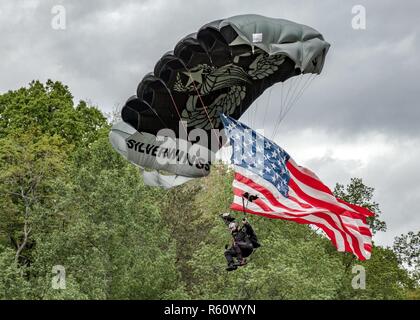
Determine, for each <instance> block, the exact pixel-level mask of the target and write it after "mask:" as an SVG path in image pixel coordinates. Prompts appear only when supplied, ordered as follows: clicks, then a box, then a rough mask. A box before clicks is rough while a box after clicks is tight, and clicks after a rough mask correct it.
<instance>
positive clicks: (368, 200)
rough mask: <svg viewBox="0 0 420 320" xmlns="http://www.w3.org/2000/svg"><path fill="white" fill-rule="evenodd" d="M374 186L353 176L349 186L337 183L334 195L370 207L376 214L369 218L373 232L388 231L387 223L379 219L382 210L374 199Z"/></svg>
mask: <svg viewBox="0 0 420 320" xmlns="http://www.w3.org/2000/svg"><path fill="white" fill-rule="evenodd" d="M374 190H375V189H374V188H372V187H368V186H366V185H365V184H364V183H363V180H362V179H360V178H351V180H350V183H349V184H348V185H347V186H344V185H342V184H339V183H337V184H336V186H335V188H334V195H335V196H336V197H337V198H340V199H342V200H344V201H346V202H348V203H352V204H355V205H358V206H361V207H364V208H367V209H369V210H370V211H371V212H373V213H374V214H375V215H374V217H370V218H368V222H369V225H370V228H371V230H372V233H373V234H375V233H376V232H378V231H386V223H385V222H384V221H381V220H380V219H379V216H380V214H381V210H380V209H379V204H378V203H377V202H375V201H374V200H373V192H374Z"/></svg>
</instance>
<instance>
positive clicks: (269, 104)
mask: <svg viewBox="0 0 420 320" xmlns="http://www.w3.org/2000/svg"><path fill="white" fill-rule="evenodd" d="M272 89H273V87H270V88H269V89H268V90H269V91H268V97H267V105H266V107H265V110H264V118H263V123H262V128H264V125H265V119H266V118H267V113H268V109H269V108H270V107H271V91H272ZM264 135H265V133H264Z"/></svg>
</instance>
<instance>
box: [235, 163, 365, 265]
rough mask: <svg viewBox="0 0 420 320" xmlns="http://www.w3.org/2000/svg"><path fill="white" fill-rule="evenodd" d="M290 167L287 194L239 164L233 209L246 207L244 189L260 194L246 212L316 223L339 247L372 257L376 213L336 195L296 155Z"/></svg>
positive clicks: (341, 249) (304, 222) (361, 256)
mask: <svg viewBox="0 0 420 320" xmlns="http://www.w3.org/2000/svg"><path fill="white" fill-rule="evenodd" d="M286 167H287V169H288V170H289V174H290V181H289V197H287V198H286V197H284V196H283V195H282V194H281V193H280V192H279V191H278V190H277V189H276V188H275V187H274V186H273V185H272V184H271V183H270V182H269V181H267V180H265V179H263V178H262V177H260V176H258V175H257V174H254V173H252V172H251V171H248V170H246V169H244V168H242V167H238V166H237V167H236V168H235V171H236V172H235V179H234V181H233V192H234V200H233V203H232V205H231V209H233V210H237V211H243V202H242V200H243V198H242V195H243V193H244V192H248V193H249V194H252V195H257V196H258V199H257V200H255V201H253V202H248V205H247V207H246V208H245V211H246V212H248V213H251V214H257V215H261V216H265V217H267V218H272V219H283V220H290V221H294V222H297V223H301V224H313V225H315V226H317V227H319V228H320V229H322V230H323V231H324V232H325V233H326V235H327V236H328V238H329V239H330V240H331V241H332V243H333V244H334V246H335V247H336V248H337V250H338V251H342V252H343V251H347V252H352V253H353V254H355V255H356V256H357V258H358V259H359V260H366V259H369V258H370V254H371V250H372V233H371V231H370V229H369V225H368V224H367V221H366V218H367V217H369V216H373V213H372V212H370V211H369V210H367V209H366V208H362V207H359V206H356V205H353V204H349V203H347V202H345V201H343V200H341V199H337V198H335V196H334V195H333V193H332V192H331V190H330V189H329V188H328V187H327V186H325V185H324V184H323V183H322V182H321V181H320V180H319V179H318V177H317V176H316V175H315V174H314V173H313V172H311V171H309V170H308V169H306V168H303V167H300V166H298V165H297V164H296V163H295V162H294V161H293V160H292V159H289V161H288V162H287V165H286Z"/></svg>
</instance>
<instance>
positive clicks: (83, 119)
mask: <svg viewBox="0 0 420 320" xmlns="http://www.w3.org/2000/svg"><path fill="white" fill-rule="evenodd" d="M0 115H1V116H0V138H3V137H5V136H7V135H8V134H11V133H16V132H20V133H22V132H28V131H31V132H32V133H37V132H39V133H40V134H46V135H51V136H52V135H59V136H61V137H62V138H63V139H65V140H66V141H67V143H70V144H74V145H84V144H87V143H90V142H93V141H95V140H96V138H97V137H98V136H97V132H98V130H99V129H100V128H105V127H107V123H106V119H105V117H104V116H103V115H102V113H101V112H100V111H99V110H98V109H97V108H95V107H91V106H88V105H87V104H86V102H84V101H80V102H79V104H78V105H77V106H75V105H74V104H73V96H72V94H71V93H70V91H69V88H68V87H67V86H65V85H63V84H62V83H61V82H58V81H56V82H54V81H51V80H48V81H47V82H46V84H45V85H44V84H42V83H41V82H39V81H32V82H31V83H30V84H29V87H28V88H20V89H18V90H15V91H9V92H7V93H5V94H3V95H0Z"/></svg>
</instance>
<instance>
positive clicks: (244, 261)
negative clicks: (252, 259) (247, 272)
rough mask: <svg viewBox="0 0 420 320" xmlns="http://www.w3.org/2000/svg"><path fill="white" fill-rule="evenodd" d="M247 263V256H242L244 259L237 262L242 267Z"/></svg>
mask: <svg viewBox="0 0 420 320" xmlns="http://www.w3.org/2000/svg"><path fill="white" fill-rule="evenodd" d="M246 264H247V262H246V259H245V258H242V259H240V260H238V263H237V265H238V266H240V267H241V266H244V265H246Z"/></svg>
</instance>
